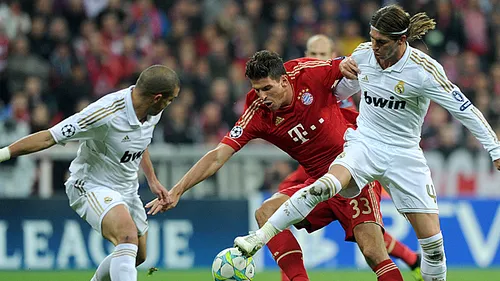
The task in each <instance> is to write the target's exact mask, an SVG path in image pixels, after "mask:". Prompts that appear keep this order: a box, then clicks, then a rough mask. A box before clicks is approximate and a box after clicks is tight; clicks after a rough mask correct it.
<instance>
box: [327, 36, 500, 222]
mask: <svg viewBox="0 0 500 281" xmlns="http://www.w3.org/2000/svg"><path fill="white" fill-rule="evenodd" d="M352 58H353V59H354V60H355V61H356V63H357V64H358V67H359V69H360V70H361V73H360V74H359V75H358V80H348V79H342V80H341V81H340V83H339V85H338V86H337V89H338V93H344V92H347V93H349V92H351V93H352V92H357V90H360V92H361V97H360V106H359V116H358V119H357V126H358V128H357V129H356V130H352V129H349V130H347V132H346V134H345V136H344V138H345V140H346V143H345V148H344V152H345V153H342V154H341V155H339V157H337V159H335V161H334V162H333V164H340V165H342V166H344V167H346V168H347V169H348V170H349V171H350V172H351V174H352V177H353V179H354V180H355V182H356V185H357V187H354V188H351V187H350V188H348V189H347V190H343V191H342V192H341V194H342V195H344V196H347V197H350V196H354V195H356V194H357V193H359V188H360V187H363V186H365V185H366V184H367V183H369V182H371V181H374V180H378V181H380V183H381V184H382V185H383V186H384V187H385V188H386V189H387V191H388V192H389V194H390V195H391V197H392V199H393V201H394V204H395V206H396V208H397V209H398V210H399V211H400V212H401V213H408V212H420V213H438V206H437V200H436V191H435V188H434V184H433V182H432V179H431V173H430V170H429V167H428V166H427V162H426V160H425V158H424V155H423V152H422V150H421V149H420V147H419V142H420V135H421V128H422V123H423V121H424V117H425V115H426V113H427V109H428V108H429V103H430V100H433V101H434V102H436V103H438V104H439V105H441V106H442V107H444V108H445V109H447V110H448V111H449V112H450V113H451V114H452V115H453V116H454V117H455V118H457V119H458V120H460V121H461V122H462V124H463V125H465V126H466V127H467V128H468V129H469V130H470V131H471V132H472V133H473V134H474V136H475V137H476V138H477V139H478V140H479V141H480V142H481V143H482V144H483V146H484V148H485V149H486V150H487V151H488V152H489V154H490V156H491V158H492V160H496V159H499V158H500V143H499V141H498V138H497V136H496V134H495V132H494V131H493V130H492V129H491V127H490V125H489V124H488V123H487V121H486V120H485V119H484V117H483V115H482V114H481V112H480V111H479V110H478V109H477V108H476V107H475V106H474V105H473V104H472V103H471V102H470V101H469V100H468V99H467V97H465V96H464V95H463V94H462V93H461V92H460V89H459V88H458V87H457V86H455V85H453V84H452V83H451V82H450V81H449V80H448V78H447V77H446V74H445V73H444V70H443V67H442V66H441V65H440V64H439V63H438V62H437V61H435V60H434V59H432V58H431V57H429V56H428V55H427V54H425V53H423V52H421V51H419V50H417V49H415V48H412V47H411V46H409V45H407V48H406V51H405V53H404V55H403V57H402V58H401V59H400V60H399V61H398V62H397V63H396V64H394V65H393V66H391V67H389V68H387V69H382V68H381V67H380V65H379V64H378V62H377V60H376V58H375V55H374V53H373V50H372V48H371V43H363V44H360V45H359V46H358V48H356V50H355V51H354V52H353V54H352ZM345 98H347V97H346V96H339V99H345ZM358 187H359V188H358Z"/></svg>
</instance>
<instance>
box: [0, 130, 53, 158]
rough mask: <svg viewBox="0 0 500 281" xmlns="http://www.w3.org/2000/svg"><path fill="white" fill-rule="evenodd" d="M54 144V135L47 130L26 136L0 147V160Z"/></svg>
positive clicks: (36, 150)
mask: <svg viewBox="0 0 500 281" xmlns="http://www.w3.org/2000/svg"><path fill="white" fill-rule="evenodd" d="M54 144H56V141H55V140H54V137H52V134H51V133H50V132H49V131H48V130H44V131H40V132H38V133H34V134H31V135H29V136H26V137H24V138H22V139H20V140H18V141H16V142H14V143H13V144H11V145H9V146H8V147H4V148H2V149H0V162H3V161H7V160H9V159H10V158H13V157H17V156H21V155H26V154H30V153H34V152H38V151H41V150H44V149H47V148H49V147H51V146H53V145H54Z"/></svg>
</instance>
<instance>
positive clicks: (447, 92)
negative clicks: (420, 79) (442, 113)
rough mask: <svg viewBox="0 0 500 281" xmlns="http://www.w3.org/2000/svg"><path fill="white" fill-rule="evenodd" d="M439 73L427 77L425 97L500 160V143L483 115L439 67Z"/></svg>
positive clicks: (424, 85)
mask: <svg viewBox="0 0 500 281" xmlns="http://www.w3.org/2000/svg"><path fill="white" fill-rule="evenodd" d="M437 70H438V72H437V73H434V75H430V74H429V75H427V79H426V80H425V81H424V84H423V88H424V89H423V90H424V91H423V95H424V96H425V97H427V98H429V99H431V100H433V101H435V102H436V103H438V104H439V105H441V106H442V107H444V108H445V109H446V110H448V111H449V112H450V113H451V114H452V115H453V116H454V117H455V118H457V119H458V120H459V121H460V122H461V123H462V124H463V125H464V126H465V127H467V129H469V131H470V132H471V133H472V134H473V135H474V136H475V137H476V138H477V139H478V140H479V141H480V142H481V144H482V145H483V146H484V148H485V149H486V151H488V153H489V154H490V156H491V158H492V160H493V161H494V160H496V159H500V142H499V141H498V136H497V135H496V133H495V132H494V131H493V129H492V128H491V126H490V124H488V121H486V119H485V118H484V116H483V114H482V113H481V112H480V111H479V110H478V109H477V108H476V107H475V106H474V105H473V104H472V103H471V102H470V101H469V99H468V98H467V97H466V96H465V95H464V94H462V92H461V91H460V89H459V88H458V87H457V86H455V85H453V84H452V83H451V82H450V81H449V80H448V78H447V77H446V75H445V74H444V70H443V68H442V67H441V66H440V65H439V66H438V67H437Z"/></svg>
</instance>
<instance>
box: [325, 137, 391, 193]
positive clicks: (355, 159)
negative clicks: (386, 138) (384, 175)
mask: <svg viewBox="0 0 500 281" xmlns="http://www.w3.org/2000/svg"><path fill="white" fill-rule="evenodd" d="M344 138H345V140H346V143H345V144H344V151H343V152H342V153H341V154H339V155H338V156H337V158H336V159H335V160H334V161H333V163H332V164H331V166H330V171H332V170H333V169H334V168H335V165H340V166H342V167H344V168H345V169H347V170H348V171H349V173H350V174H351V177H352V179H353V180H354V181H353V182H352V183H350V184H349V185H348V186H347V187H346V188H344V189H343V190H342V191H341V192H340V193H339V194H340V195H342V196H344V197H346V198H352V197H355V196H356V195H358V194H359V193H360V191H361V188H362V187H363V186H365V185H366V184H367V183H369V182H371V181H373V180H374V179H376V178H377V176H378V175H379V174H381V171H383V170H384V169H385V165H386V163H387V160H386V159H385V156H384V154H383V153H380V151H379V149H376V148H374V147H372V146H371V145H369V141H368V140H366V139H365V138H364V137H361V136H360V135H359V133H358V132H357V131H355V130H352V129H348V130H347V131H346V133H345V135H344Z"/></svg>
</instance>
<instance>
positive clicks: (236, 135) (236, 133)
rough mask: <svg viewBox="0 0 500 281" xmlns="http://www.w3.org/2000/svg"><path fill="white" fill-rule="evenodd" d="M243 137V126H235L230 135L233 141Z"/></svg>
mask: <svg viewBox="0 0 500 281" xmlns="http://www.w3.org/2000/svg"><path fill="white" fill-rule="evenodd" d="M241 135H243V128H242V127H241V126H234V127H233V128H232V129H231V132H230V133H229V136H230V137H231V138H232V139H237V138H239V137H241Z"/></svg>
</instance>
